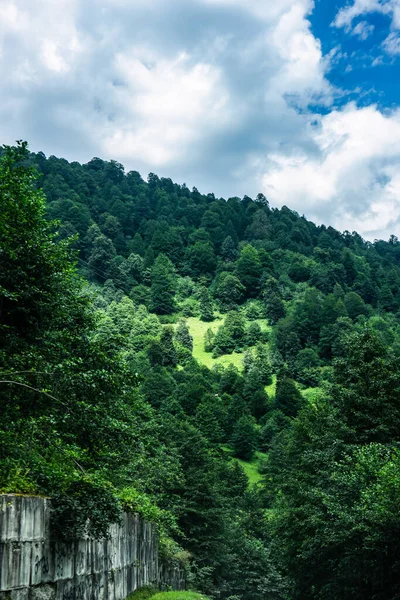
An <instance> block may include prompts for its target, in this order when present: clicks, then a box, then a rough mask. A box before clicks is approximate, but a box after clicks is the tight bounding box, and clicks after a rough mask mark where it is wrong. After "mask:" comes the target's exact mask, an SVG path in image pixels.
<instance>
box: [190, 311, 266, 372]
mask: <svg viewBox="0 0 400 600" xmlns="http://www.w3.org/2000/svg"><path fill="white" fill-rule="evenodd" d="M186 322H187V324H188V327H189V331H190V334H191V335H192V336H193V356H194V358H195V359H196V360H197V361H198V362H199V363H200V364H202V365H205V366H206V367H208V368H209V369H211V368H212V367H213V366H214V365H222V366H223V367H228V366H229V365H230V364H232V365H234V366H235V367H236V368H237V369H239V371H242V370H243V355H244V352H233V353H232V354H224V355H223V356H219V357H218V358H213V357H212V354H211V352H205V350H204V336H205V333H206V331H207V329H211V330H212V331H213V332H214V333H216V332H217V330H218V328H219V327H221V325H223V323H224V319H223V317H222V316H218V317H217V318H216V319H215V320H214V321H211V322H210V323H204V322H203V321H200V319H199V318H198V317H189V318H187V319H186ZM257 323H258V324H259V325H260V327H261V329H263V330H264V331H266V330H268V329H270V327H269V325H268V323H267V320H266V319H258V320H257Z"/></svg>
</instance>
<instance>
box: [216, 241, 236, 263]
mask: <svg viewBox="0 0 400 600" xmlns="http://www.w3.org/2000/svg"><path fill="white" fill-rule="evenodd" d="M220 254H221V256H222V258H223V259H224V260H225V261H227V262H233V261H235V260H236V259H237V257H238V250H237V247H236V244H235V242H234V241H233V239H232V238H231V236H230V235H228V236H227V237H226V238H225V239H224V241H223V242H222V246H221V250H220Z"/></svg>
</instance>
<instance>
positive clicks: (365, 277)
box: [31, 153, 400, 310]
mask: <svg viewBox="0 0 400 600" xmlns="http://www.w3.org/2000/svg"><path fill="white" fill-rule="evenodd" d="M31 159H32V161H33V163H34V164H35V165H36V167H37V168H38V170H39V172H40V173H41V174H42V178H41V179H40V185H41V186H42V187H43V190H44V192H45V195H46V197H47V201H48V214H49V217H50V218H56V219H60V220H61V221H62V223H63V225H64V233H65V234H68V235H70V234H75V233H77V234H78V235H79V243H78V247H79V249H80V259H81V260H82V261H86V262H87V263H88V267H89V268H90V271H89V275H90V277H92V278H94V279H99V280H100V281H102V280H104V278H106V279H115V281H116V282H117V281H119V282H120V283H121V284H123V286H124V289H125V288H126V286H128V290H129V291H130V290H131V287H132V284H133V285H135V284H137V283H139V284H142V283H143V277H141V276H140V275H141V274H140V273H139V272H135V271H133V274H132V275H131V277H130V278H129V276H128V277H127V275H126V273H129V271H130V269H129V266H128V265H127V264H125V262H124V261H123V260H122V259H127V258H128V257H129V256H131V255H132V254H133V255H135V256H140V257H142V258H143V260H144V267H145V268H148V267H151V266H152V265H153V263H154V260H155V258H156V257H157V256H158V255H159V254H160V253H161V252H162V253H164V254H165V255H166V256H167V257H168V258H169V259H170V260H171V262H172V263H173V265H174V266H175V267H176V269H177V272H178V273H179V274H180V275H188V276H190V277H194V278H197V279H198V278H202V277H203V279H204V281H207V282H211V280H212V279H213V278H214V276H215V275H216V274H219V275H220V274H221V272H230V273H233V274H234V276H236V277H237V278H238V279H239V280H240V282H241V283H242V284H243V285H244V286H245V288H246V289H245V290H244V292H243V297H244V298H247V297H257V296H259V295H260V292H261V290H262V288H263V285H264V283H265V280H266V278H267V277H268V276H269V275H273V276H275V277H277V278H278V279H279V278H280V280H281V282H282V286H286V287H288V288H290V287H291V286H292V283H295V284H297V283H300V282H306V283H308V284H309V285H310V286H313V287H315V288H317V289H319V290H320V291H321V292H323V293H325V294H328V293H330V292H332V291H333V288H334V286H335V284H339V285H341V286H342V287H343V289H344V290H346V291H350V290H351V291H354V292H355V293H357V294H359V295H360V296H361V297H362V299H363V300H364V302H366V303H368V304H371V305H372V306H374V307H376V306H377V305H378V303H379V305H380V307H381V308H382V309H383V310H393V309H394V304H393V302H392V294H393V293H394V294H395V293H397V291H398V286H399V274H398V272H397V270H394V269H393V268H392V267H393V266H399V265H400V243H399V242H398V240H397V238H396V237H394V236H392V238H391V239H390V241H389V242H384V241H376V242H375V243H374V244H371V243H369V242H367V243H366V242H364V241H363V240H362V238H361V237H360V236H359V235H358V234H357V233H355V232H353V233H349V232H345V233H343V234H342V233H339V232H338V231H336V230H334V229H333V228H332V227H325V226H323V225H322V226H319V227H318V226H316V225H315V224H314V223H312V222H310V221H307V220H306V219H305V218H304V217H300V216H299V215H298V214H297V213H296V212H294V211H291V210H290V209H288V208H287V207H283V208H282V209H280V210H278V209H273V208H270V206H269V204H268V200H267V199H266V198H265V196H263V195H262V194H259V195H258V196H257V198H256V199H255V200H252V199H250V198H249V197H246V196H245V197H244V198H243V199H239V198H229V199H228V200H227V201H225V200H224V199H221V198H220V199H218V198H215V196H214V195H213V194H208V195H202V194H200V193H199V192H198V191H197V190H196V188H193V190H192V191H190V190H189V189H188V188H187V187H186V185H185V184H183V185H178V184H175V183H173V182H172V181H171V179H166V178H161V179H160V178H159V177H157V175H154V174H153V173H150V175H149V176H148V179H147V181H144V180H143V179H142V178H141V176H140V175H139V173H137V172H135V171H130V172H129V173H125V171H124V168H123V166H122V165H121V164H119V163H117V162H115V161H110V162H106V161H103V160H101V159H99V158H94V159H92V160H91V161H90V162H89V163H87V164H85V165H80V164H79V163H77V162H73V163H68V162H67V161H66V160H64V159H58V158H55V157H54V156H52V157H50V158H48V159H46V158H45V156H44V155H43V154H41V153H38V154H36V155H35V154H33V155H32V156H31ZM244 244H247V245H250V246H247V248H246V250H243V248H244ZM252 248H254V249H255V250H256V251H257V253H256V252H254V250H252ZM121 257H122V258H121ZM239 258H240V262H238V259H239ZM132 260H133V259H131V261H132ZM247 263H248V264H249V267H251V268H252V269H253V271H252V273H251V274H250V273H249V274H248V276H247V279H246V275H245V273H244V272H245V270H246V264H247ZM82 264H83V263H82ZM131 271H132V269H131ZM251 275H252V276H253V278H251ZM140 292H142V293H144V294H145V290H143V289H142V288H141V289H140V290H139V292H137V293H140Z"/></svg>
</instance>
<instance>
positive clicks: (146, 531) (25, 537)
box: [0, 494, 186, 600]
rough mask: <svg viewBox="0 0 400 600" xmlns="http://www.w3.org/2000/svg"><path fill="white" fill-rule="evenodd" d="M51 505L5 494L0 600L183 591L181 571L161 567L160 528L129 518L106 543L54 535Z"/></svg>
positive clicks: (106, 599) (94, 598) (111, 598)
mask: <svg viewBox="0 0 400 600" xmlns="http://www.w3.org/2000/svg"><path fill="white" fill-rule="evenodd" d="M50 511H51V501H50V500H49V499H48V498H40V497H33V496H16V495H12V494H8V495H0V600H123V599H124V598H126V597H127V596H128V595H129V594H130V593H131V592H134V591H135V590H136V589H138V588H140V587H143V586H146V585H157V586H158V587H160V588H161V589H184V588H185V584H186V582H185V577H184V573H183V571H182V570H181V569H179V568H174V567H172V566H168V565H162V564H159V560H158V536H157V532H156V530H155V528H154V527H153V526H152V525H150V524H149V523H145V522H144V521H142V520H141V519H139V517H138V516H137V515H133V514H125V515H124V518H123V520H122V524H121V526H118V525H112V526H111V527H110V537H109V539H107V540H101V541H96V540H90V539H82V540H77V541H75V542H71V543H63V542H60V541H57V540H55V539H52V538H51V535H50Z"/></svg>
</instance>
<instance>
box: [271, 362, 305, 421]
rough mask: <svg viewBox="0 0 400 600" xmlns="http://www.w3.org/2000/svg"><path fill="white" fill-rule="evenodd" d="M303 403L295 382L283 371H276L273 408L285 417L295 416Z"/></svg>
mask: <svg viewBox="0 0 400 600" xmlns="http://www.w3.org/2000/svg"><path fill="white" fill-rule="evenodd" d="M302 403H303V398H302V395H301V393H300V392H299V390H298V389H297V387H296V384H295V382H294V381H293V380H292V379H290V378H289V377H288V376H287V375H286V373H285V372H283V373H278V378H277V381H276V391H275V409H276V410H280V411H281V412H282V413H283V414H284V415H286V416H287V417H295V416H296V415H297V413H298V412H299V410H300V408H301V406H302Z"/></svg>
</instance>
